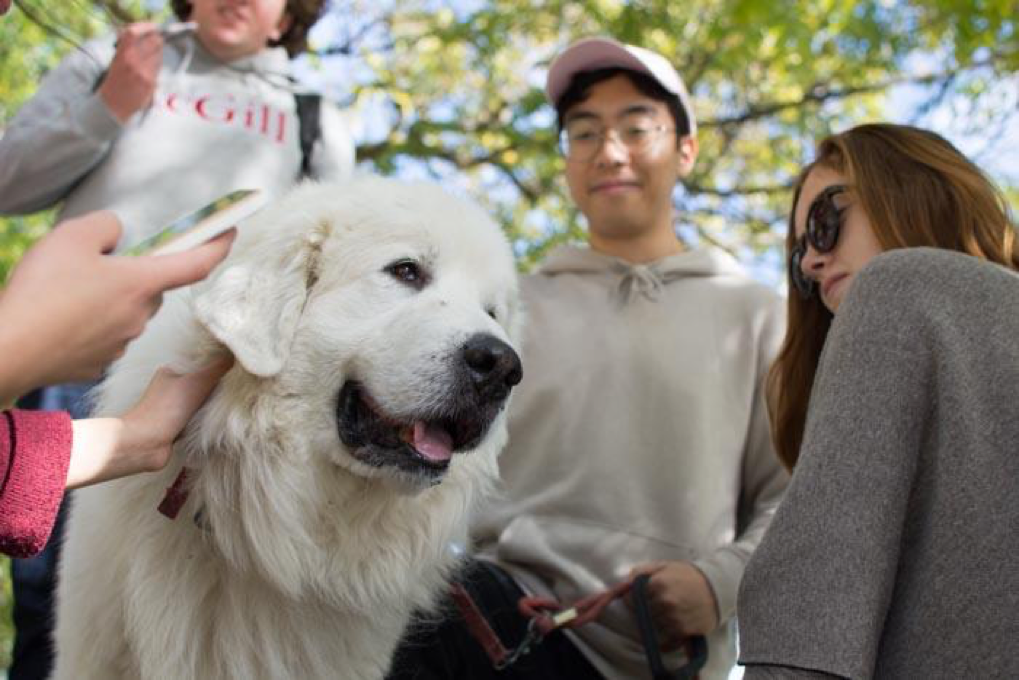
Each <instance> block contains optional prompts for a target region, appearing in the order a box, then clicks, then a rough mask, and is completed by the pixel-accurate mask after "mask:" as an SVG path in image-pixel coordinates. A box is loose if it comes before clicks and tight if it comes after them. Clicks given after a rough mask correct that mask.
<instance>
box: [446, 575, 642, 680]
mask: <svg viewBox="0 0 1019 680" xmlns="http://www.w3.org/2000/svg"><path fill="white" fill-rule="evenodd" d="M632 585H633V582H632V581H622V582H621V583H617V584H616V585H615V586H613V587H612V588H609V589H608V590H604V591H602V592H600V593H595V594H594V595H590V596H588V597H585V598H584V599H582V600H580V601H579V602H577V603H576V604H574V605H573V606H572V607H568V608H564V607H563V605H562V604H560V603H559V602H557V601H555V600H552V599H550V598H547V597H522V598H520V601H519V602H518V603H517V608H518V609H519V610H520V613H521V614H522V615H524V616H526V617H527V618H528V619H530V621H529V623H528V624H527V633H526V634H525V635H524V640H523V642H521V643H520V644H519V645H517V646H516V647H515V648H513V649H512V650H509V649H506V646H505V645H503V644H502V640H500V639H499V636H498V635H497V634H496V632H495V631H494V630H492V627H491V626H490V625H489V624H488V621H486V620H485V615H484V614H482V613H481V610H480V609H479V608H478V606H477V605H476V604H475V603H474V600H473V598H471V596H470V595H469V594H468V593H467V590H466V589H465V588H464V587H463V586H462V585H460V584H459V583H454V584H452V586H451V587H450V588H451V591H452V592H451V594H452V596H453V601H454V602H455V603H456V606H457V608H458V609H459V610H460V614H461V615H462V616H463V618H464V622H465V623H466V624H467V628H468V630H470V631H471V635H473V636H474V639H475V640H477V641H478V644H480V645H481V646H482V648H484V650H485V653H486V654H488V658H489V659H490V660H491V662H492V666H493V667H495V668H496V669H497V670H502V669H503V668H506V667H507V666H510V665H512V664H513V663H515V662H516V660H517V659H519V658H520V657H521V656H523V655H525V654H527V653H528V652H530V651H531V650H532V649H533V648H534V647H535V646H536V645H537V644H538V643H540V642H541V640H542V639H543V638H544V637H545V636H546V635H548V634H549V633H551V632H552V631H554V630H556V629H558V628H576V627H577V626H582V625H584V624H585V623H589V622H591V621H594V620H595V619H597V618H598V617H599V616H601V613H602V611H604V610H605V607H607V606H608V605H609V603H610V602H612V600H615V599H616V598H619V597H622V596H623V595H626V594H627V593H628V592H630V588H631V587H632Z"/></svg>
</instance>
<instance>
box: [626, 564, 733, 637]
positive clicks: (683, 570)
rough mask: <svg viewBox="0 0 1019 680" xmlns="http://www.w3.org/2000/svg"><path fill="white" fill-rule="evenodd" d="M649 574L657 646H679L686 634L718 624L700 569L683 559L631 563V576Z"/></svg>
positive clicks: (711, 593)
mask: <svg viewBox="0 0 1019 680" xmlns="http://www.w3.org/2000/svg"><path fill="white" fill-rule="evenodd" d="M638 574H648V575H650V577H651V578H650V580H649V581H648V586H647V595H648V600H649V602H648V604H649V607H650V609H651V618H652V619H653V621H654V625H655V631H656V633H657V635H658V640H659V643H660V647H661V649H662V651H664V652H671V651H675V650H677V649H679V648H680V647H681V646H682V645H683V644H684V642H685V641H686V639H687V638H689V637H691V636H694V635H707V634H708V633H710V632H712V631H713V630H715V628H717V627H718V624H719V621H718V603H717V602H716V600H715V593H714V591H713V590H712V588H711V584H710V583H708V579H707V578H706V577H705V576H704V574H703V573H701V570H700V569H698V568H697V567H695V566H694V565H692V564H690V563H689V562H685V561H663V562H649V563H647V564H642V565H639V566H637V567H634V568H633V569H632V570H631V572H630V578H634V577H635V576H637V575H638Z"/></svg>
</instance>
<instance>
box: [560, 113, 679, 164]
mask: <svg viewBox="0 0 1019 680" xmlns="http://www.w3.org/2000/svg"><path fill="white" fill-rule="evenodd" d="M610 131H612V132H614V133H615V135H616V139H617V140H619V141H620V142H621V143H622V144H623V146H625V147H626V148H627V149H629V150H630V153H634V154H639V153H642V152H644V151H647V150H648V149H649V148H650V147H651V145H652V144H653V143H654V142H655V141H656V140H657V139H658V138H659V137H661V136H662V135H663V134H665V133H667V132H675V131H676V128H672V127H668V126H667V125H662V124H660V123H656V122H655V121H654V120H651V119H648V118H636V119H627V120H623V121H621V122H620V123H618V124H616V125H612V126H610V127H604V126H602V125H599V124H598V123H596V122H594V121H591V120H587V119H580V120H575V121H572V122H570V123H567V124H566V126H565V127H564V128H563V129H562V131H561V132H560V133H559V150H560V151H561V152H562V154H563V156H564V157H565V158H566V160H569V161H577V162H580V163H586V162H587V161H590V160H591V159H593V158H594V157H595V156H597V155H598V151H599V150H600V149H601V148H602V144H604V143H605V140H606V139H607V138H608V135H609V132H610Z"/></svg>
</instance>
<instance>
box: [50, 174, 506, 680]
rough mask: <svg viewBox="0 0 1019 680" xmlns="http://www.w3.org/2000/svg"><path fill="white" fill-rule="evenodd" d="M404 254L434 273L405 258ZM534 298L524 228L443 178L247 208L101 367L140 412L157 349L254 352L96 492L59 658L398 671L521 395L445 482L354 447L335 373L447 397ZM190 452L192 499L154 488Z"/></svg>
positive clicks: (74, 530) (172, 673)
mask: <svg viewBox="0 0 1019 680" xmlns="http://www.w3.org/2000/svg"><path fill="white" fill-rule="evenodd" d="M402 258H409V259H413V260H415V261H416V262H419V263H421V264H422V265H423V266H424V267H425V268H426V269H427V271H428V272H429V273H430V275H431V277H432V280H431V282H430V283H429V285H427V286H426V287H424V288H423V289H421V290H420V291H418V290H415V289H413V288H412V287H408V286H407V285H405V284H404V283H401V282H400V281H398V280H396V279H394V277H393V276H392V275H391V274H390V273H387V272H386V271H385V268H386V266H387V264H389V263H392V262H394V261H398V260H400V259H402ZM493 317H494V318H493ZM517 318H518V312H517V303H516V277H515V272H514V266H513V261H512V255H511V251H510V249H509V246H508V244H507V242H506V240H505V238H504V237H503V235H502V234H501V232H500V231H499V229H498V228H497V226H496V225H495V224H494V223H493V222H492V221H491V220H490V219H488V218H487V217H486V216H485V215H484V214H483V213H482V212H481V211H480V210H479V209H478V208H477V207H475V206H473V205H470V204H468V203H466V202H463V201H459V200H457V199H453V198H452V197H450V196H448V195H447V194H445V193H444V192H442V191H441V190H439V189H438V188H436V187H432V186H428V185H403V184H397V183H395V182H392V181H388V180H382V179H377V178H361V179H359V180H357V181H355V182H352V183H349V184H347V185H342V186H328V185H315V184H309V185H306V186H303V187H301V188H299V189H297V190H296V191H295V192H293V193H291V194H290V195H289V196H287V197H285V198H284V199H283V200H282V201H281V202H280V203H279V204H277V205H276V206H275V207H272V208H269V209H267V210H265V211H263V213H262V214H260V215H259V216H256V217H255V218H253V219H252V220H250V221H249V222H248V223H247V224H245V225H244V226H243V228H242V229H241V231H240V234H239V237H238V239H237V242H236V243H235V244H234V248H233V252H232V253H231V255H230V257H229V259H228V260H227V261H226V262H224V263H223V264H222V265H220V267H219V268H218V269H217V270H216V272H215V273H214V274H213V276H212V277H211V278H210V279H209V280H208V281H206V282H203V283H202V284H198V285H197V286H196V287H195V288H194V289H193V290H189V291H184V292H182V293H179V294H174V295H173V296H169V297H168V299H167V301H166V303H165V304H164V307H163V309H162V310H161V311H160V313H159V314H158V315H157V316H156V317H155V318H154V319H153V321H152V322H151V323H150V326H149V328H148V330H147V331H146V333H145V334H144V335H143V336H142V337H141V338H139V339H138V340H137V341H136V342H135V343H133V344H132V345H131V347H130V349H129V351H128V353H127V355H126V356H125V357H124V358H123V359H122V360H121V361H120V362H119V363H118V365H117V366H116V367H115V370H114V371H113V373H112V375H111V377H110V378H109V379H108V380H107V381H106V383H104V386H103V387H102V388H101V393H100V400H99V407H98V412H99V413H100V414H113V413H121V412H124V411H126V410H127V408H129V407H130V405H132V404H133V403H134V402H135V401H136V400H137V398H138V397H139V396H140V394H141V392H142V390H143V388H144V386H145V385H146V384H147V382H148V380H149V378H150V377H151V375H152V374H153V373H154V371H155V370H156V368H157V367H158V366H159V365H162V364H170V365H172V366H174V367H176V368H177V369H185V370H186V369H193V368H195V367H198V366H201V365H204V364H206V363H208V361H210V357H212V356H214V355H215V354H216V353H217V352H221V351H222V347H221V345H226V346H228V347H229V348H230V349H231V351H233V353H234V355H235V356H236V358H237V363H236V364H235V365H234V367H233V368H232V369H231V370H230V372H229V373H228V374H227V376H226V377H225V378H224V379H223V381H222V382H221V384H220V386H219V387H218V388H217V391H216V392H215V393H214V395H213V397H212V398H211V399H210V400H209V402H208V403H207V404H206V405H205V406H204V407H203V409H202V410H201V411H200V412H199V413H198V414H197V415H196V417H195V418H194V419H193V420H192V422H191V423H190V425H189V426H188V428H187V430H186V434H185V437H183V438H182V440H181V442H180V443H178V445H177V448H176V450H175V453H174V461H173V462H171V464H170V465H169V466H168V467H167V469H166V470H164V471H163V472H160V473H154V474H142V475H137V476H135V477H131V478H126V479H123V480H119V481H116V482H111V483H108V484H104V485H100V486H98V487H93V488H89V489H85V490H82V491H81V492H78V493H77V494H76V495H75V498H74V502H73V510H72V516H71V519H70V525H69V535H68V539H67V543H66V545H65V546H64V551H63V558H62V563H61V566H60V581H59V587H58V618H57V633H56V649H57V663H56V673H55V677H57V678H67V679H70V678H75V679H76V680H80V679H83V678H84V679H89V678H96V679H99V678H101V679H103V680H110V679H114V678H139V677H140V678H153V679H160V680H162V679H167V678H195V679H201V680H210V679H213V678H244V679H246V680H254V679H257V678H273V679H280V678H301V679H304V678H356V679H360V678H378V677H382V676H383V675H384V674H385V672H386V670H387V668H388V665H389V661H390V656H391V654H392V652H393V650H394V647H395V645H396V643H397V641H398V639H399V636H400V634H401V632H402V630H403V627H404V625H405V624H406V622H407V621H408V618H409V614H410V613H411V611H412V610H413V609H415V608H420V607H428V606H430V605H433V604H434V602H435V600H436V598H437V595H438V594H439V593H440V592H441V591H442V589H443V586H444V584H445V582H446V579H447V578H448V576H449V574H450V571H451V569H452V568H453V566H454V564H455V557H454V556H453V554H452V552H451V551H450V548H449V546H450V544H451V543H452V542H462V541H463V540H464V539H465V533H466V528H465V527H466V520H467V516H468V514H469V513H470V511H471V508H472V506H474V505H475V504H476V502H477V501H478V499H479V496H480V495H482V494H483V493H484V492H485V491H486V490H487V488H488V487H489V486H490V483H491V482H492V481H494V479H495V476H496V474H497V466H496V454H497V452H498V450H499V449H500V448H501V447H502V446H503V444H504V443H505V439H506V429H505V422H504V420H505V416H504V413H505V411H503V413H502V414H500V415H499V416H498V418H497V419H496V420H495V421H494V423H493V424H492V426H491V428H490V429H489V430H488V433H487V435H486V436H485V437H484V439H483V440H482V442H481V444H480V445H479V446H478V447H477V448H476V449H475V450H474V451H472V452H465V453H460V454H456V455H454V457H453V460H452V462H451V464H450V467H449V470H448V472H447V474H446V475H445V477H444V479H443V480H442V481H441V483H439V484H437V485H434V486H429V485H427V484H419V483H417V482H416V481H415V478H414V476H413V475H408V474H406V473H398V472H393V471H391V470H387V469H379V468H376V467H372V466H369V465H365V464H364V463H361V462H359V461H357V460H355V459H354V458H353V457H352V456H351V455H350V453H349V452H348V451H347V450H346V448H345V447H344V445H343V444H342V443H341V441H340V438H339V437H338V435H337V425H336V414H335V411H336V398H337V392H338V390H339V389H340V386H341V385H342V384H343V383H344V381H345V380H347V379H349V378H350V377H351V376H356V377H357V378H359V379H360V380H362V381H364V382H365V383H366V384H367V386H368V387H369V388H370V391H371V393H372V395H373V396H374V397H375V399H376V400H377V402H378V403H379V404H381V405H382V406H383V407H384V408H385V410H386V411H387V412H388V413H390V414H401V413H404V414H406V413H412V412H414V411H415V410H419V411H420V410H421V409H428V408H431V407H434V406H435V403H434V402H435V401H436V400H438V399H440V398H441V395H442V393H443V390H444V389H446V388H447V387H448V382H449V375H450V373H451V371H450V366H449V364H450V362H451V361H452V359H451V357H452V356H453V355H454V354H455V350H456V348H457V347H458V346H460V345H462V343H463V341H464V340H465V339H466V338H467V337H468V336H470V335H472V334H475V333H478V332H483V333H489V334H492V335H494V336H496V337H498V338H500V339H503V340H505V341H507V342H511V343H512V341H513V340H514V339H515V336H516V326H517V323H518V322H517ZM184 464H186V465H188V466H189V467H191V468H194V470H195V471H196V472H195V474H194V475H193V477H194V481H193V488H192V490H191V492H190V496H189V499H188V502H187V504H186V505H185V506H184V507H183V509H182V511H181V513H180V516H179V517H178V518H177V519H176V520H173V521H171V520H169V519H167V518H166V517H164V516H162V515H160V514H159V513H158V512H157V510H156V506H157V504H158V503H159V502H160V499H161V498H162V496H163V492H164V489H165V488H166V487H167V486H168V485H169V484H170V483H171V481H172V480H173V479H174V478H175V477H176V475H177V473H178V471H179V470H180V469H181V466H182V465H184ZM199 512H200V514H198V515H197V519H196V513H199Z"/></svg>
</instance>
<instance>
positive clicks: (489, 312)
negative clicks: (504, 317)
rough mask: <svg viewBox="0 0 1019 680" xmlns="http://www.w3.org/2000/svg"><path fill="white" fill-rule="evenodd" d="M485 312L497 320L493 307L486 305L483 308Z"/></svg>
mask: <svg viewBox="0 0 1019 680" xmlns="http://www.w3.org/2000/svg"><path fill="white" fill-rule="evenodd" d="M485 313H487V314H488V315H489V316H490V317H492V318H493V319H495V320H496V321H498V320H499V317H498V316H497V315H496V313H495V307H488V308H486V309H485Z"/></svg>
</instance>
